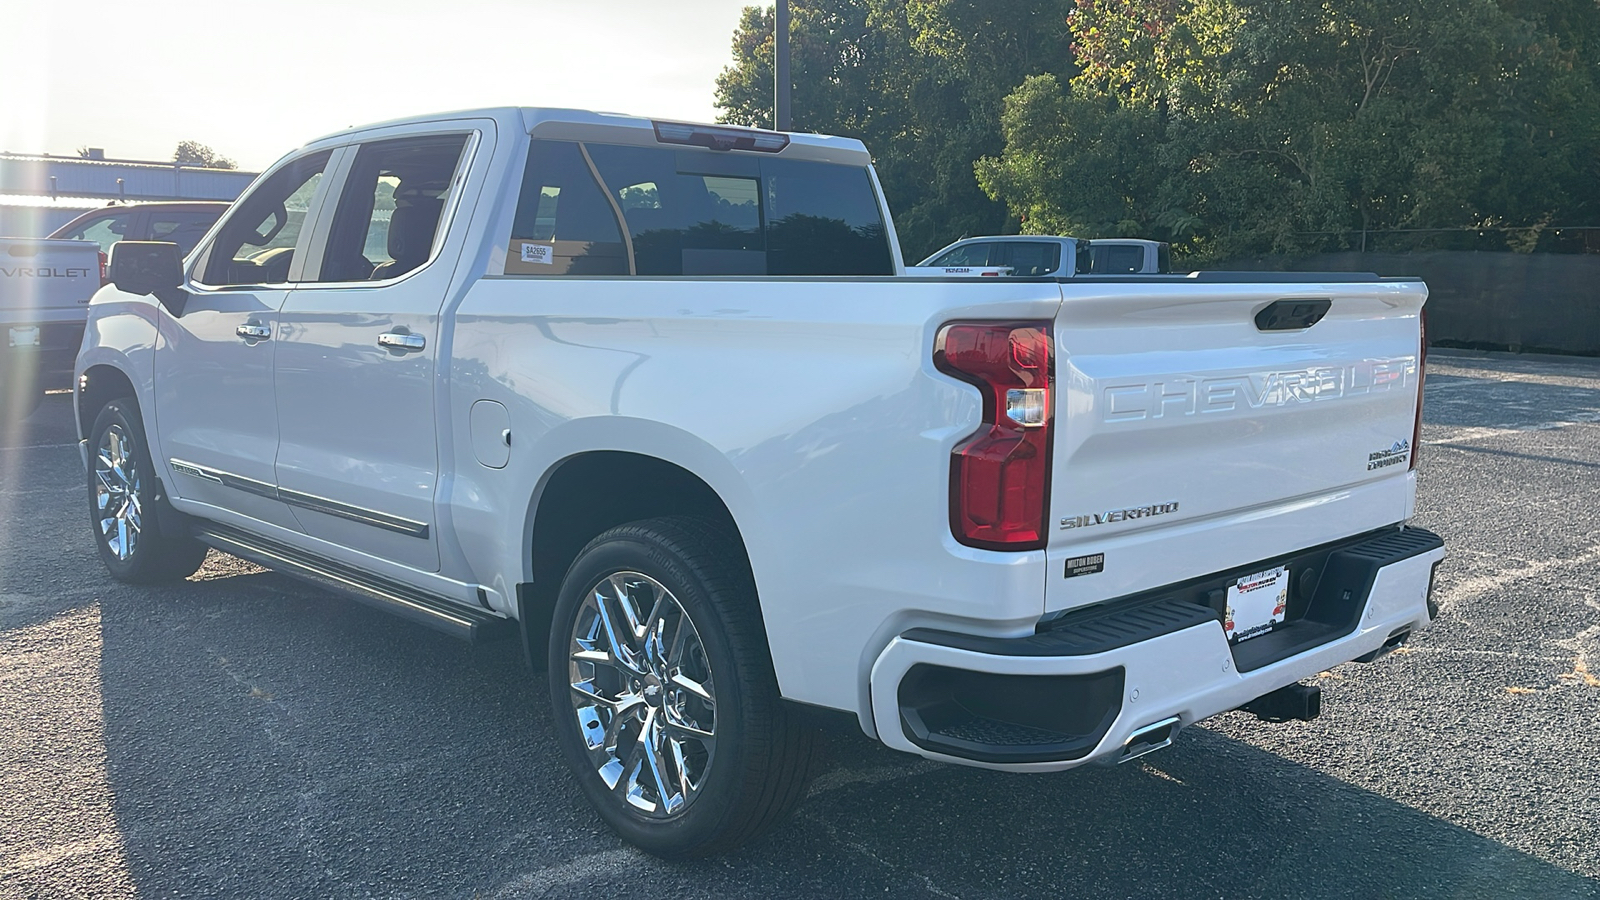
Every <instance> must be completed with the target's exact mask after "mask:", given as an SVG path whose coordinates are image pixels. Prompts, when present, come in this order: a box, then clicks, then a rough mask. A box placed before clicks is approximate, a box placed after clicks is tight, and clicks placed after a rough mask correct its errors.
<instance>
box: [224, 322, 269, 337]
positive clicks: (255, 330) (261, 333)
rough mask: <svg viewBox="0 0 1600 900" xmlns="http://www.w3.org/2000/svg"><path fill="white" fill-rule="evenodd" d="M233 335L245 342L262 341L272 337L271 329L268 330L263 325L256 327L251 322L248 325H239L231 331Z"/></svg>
mask: <svg viewBox="0 0 1600 900" xmlns="http://www.w3.org/2000/svg"><path fill="white" fill-rule="evenodd" d="M233 333H234V334H237V335H238V336H239V337H242V338H244V339H245V340H247V341H264V340H266V339H267V338H269V337H272V329H271V328H268V327H267V326H265V325H257V324H255V323H254V322H251V323H250V324H248V325H240V326H239V327H238V328H235V329H234V330H233Z"/></svg>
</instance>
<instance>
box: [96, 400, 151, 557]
mask: <svg viewBox="0 0 1600 900" xmlns="http://www.w3.org/2000/svg"><path fill="white" fill-rule="evenodd" d="M131 450H132V442H131V441H130V440H129V438H128V433H127V432H126V431H124V430H123V428H122V426H121V425H112V426H111V427H109V428H107V429H106V430H105V432H104V433H103V434H102V435H101V436H100V445H99V446H98V447H97V448H95V462H94V478H95V480H94V503H95V514H96V515H95V518H96V521H97V522H98V523H99V526H100V540H102V541H104V542H105V545H106V548H107V549H109V550H110V551H111V553H112V555H113V556H115V557H116V558H117V559H118V560H121V561H124V562H126V561H127V560H128V559H129V558H130V557H132V556H133V554H134V552H135V551H136V550H137V549H138V548H139V534H140V531H141V530H142V529H141V526H142V522H143V512H144V511H143V509H142V508H141V505H140V502H141V501H140V494H141V493H142V491H141V490H140V487H141V483H140V479H139V470H138V469H137V468H136V463H135V461H134V459H133V457H132V454H131Z"/></svg>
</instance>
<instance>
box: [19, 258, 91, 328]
mask: <svg viewBox="0 0 1600 900" xmlns="http://www.w3.org/2000/svg"><path fill="white" fill-rule="evenodd" d="M99 289H100V248H99V247H98V246H97V245H96V244H95V243H94V242H93V241H61V240H55V241H52V240H44V239H39V240H30V239H0V322H19V323H27V324H30V325H31V324H37V323H41V322H77V323H80V324H81V323H82V322H83V321H84V319H85V318H86V317H87V315H88V313H87V312H86V311H85V310H86V308H87V307H88V305H89V298H90V297H92V296H93V295H94V292H95V291H97V290H99Z"/></svg>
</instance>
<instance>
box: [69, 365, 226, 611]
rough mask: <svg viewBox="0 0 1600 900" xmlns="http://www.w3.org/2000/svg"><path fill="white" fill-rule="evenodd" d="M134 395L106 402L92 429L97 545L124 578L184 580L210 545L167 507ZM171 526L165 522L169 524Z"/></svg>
mask: <svg viewBox="0 0 1600 900" xmlns="http://www.w3.org/2000/svg"><path fill="white" fill-rule="evenodd" d="M144 434H145V432H144V422H143V420H142V419H141V418H140V417H139V408H138V406H137V405H135V404H134V402H133V400H132V399H130V398H127V397H121V398H118V399H115V400H111V401H109V402H108V403H106V405H105V406H103V407H101V409H100V414H99V415H98V416H96V417H95V420H94V426H93V427H92V428H91V429H90V432H89V454H90V456H89V521H90V524H91V525H92V526H93V528H94V537H95V549H96V550H98V551H100V560H101V561H102V562H104V563H105V565H106V568H107V569H108V570H110V572H111V577H113V578H115V579H117V580H118V581H127V582H133V583H138V584H149V583H154V582H161V581H181V580H183V579H185V578H188V577H189V576H190V575H193V574H194V573H195V571H196V570H197V569H199V568H200V564H201V563H203V562H204V561H205V558H206V546H205V545H204V544H202V543H200V542H199V541H197V540H195V539H194V538H193V537H192V536H191V535H189V534H188V533H187V532H186V531H184V530H182V529H181V528H178V527H174V526H176V523H178V522H180V521H181V514H180V513H178V512H177V511H176V510H173V509H171V508H170V507H167V506H166V503H167V500H166V498H165V497H163V496H161V495H160V493H159V492H158V491H157V485H158V482H157V481H156V478H155V474H154V472H153V471H152V467H151V464H150V454H149V452H148V448H146V446H145V439H144ZM164 526H165V527H164Z"/></svg>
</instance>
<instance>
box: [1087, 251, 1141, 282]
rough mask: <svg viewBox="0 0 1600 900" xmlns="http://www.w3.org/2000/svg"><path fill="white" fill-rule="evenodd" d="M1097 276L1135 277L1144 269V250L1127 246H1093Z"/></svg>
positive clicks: (1094, 267)
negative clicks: (1134, 275)
mask: <svg viewBox="0 0 1600 900" xmlns="http://www.w3.org/2000/svg"><path fill="white" fill-rule="evenodd" d="M1091 247H1092V249H1091V252H1092V253H1093V254H1094V265H1093V268H1092V269H1091V271H1093V272H1094V273H1095V274H1097V275H1133V274H1135V273H1137V272H1138V271H1139V270H1140V269H1143V268H1144V248H1143V247H1138V246H1134V247H1130V246H1127V245H1125V244H1123V245H1117V244H1092V245H1091Z"/></svg>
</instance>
